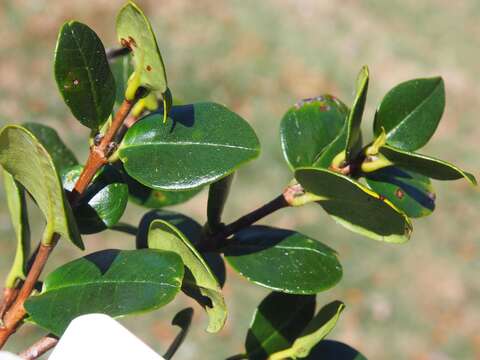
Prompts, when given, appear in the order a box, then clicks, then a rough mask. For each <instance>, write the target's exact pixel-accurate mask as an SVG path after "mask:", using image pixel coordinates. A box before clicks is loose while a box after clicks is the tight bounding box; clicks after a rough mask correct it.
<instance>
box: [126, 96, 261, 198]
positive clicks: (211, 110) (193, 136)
mask: <svg viewBox="0 0 480 360" xmlns="http://www.w3.org/2000/svg"><path fill="white" fill-rule="evenodd" d="M161 118H162V115H161V114H151V115H148V116H146V117H144V118H143V119H142V121H139V122H137V123H136V124H135V125H134V126H132V127H131V128H130V129H129V130H128V132H127V134H126V135H125V138H124V141H123V143H122V144H121V145H120V148H119V157H120V159H121V160H122V162H123V164H124V167H125V171H126V172H127V173H128V174H129V175H130V176H131V177H133V178H134V179H136V180H137V181H138V182H140V183H142V184H143V185H145V186H147V187H149V188H153V189H155V190H167V191H168V190H170V191H171V190H188V189H194V188H197V187H199V186H202V185H205V184H210V183H212V182H214V181H217V180H219V179H221V178H223V177H225V176H227V175H229V174H231V173H233V172H234V171H235V170H236V169H237V168H238V167H239V166H241V165H243V164H244V163H246V162H248V161H250V160H253V159H255V158H256V157H257V156H258V154H259V152H260V144H259V142H258V139H257V136H256V134H255V132H254V131H253V129H252V128H251V127H250V125H249V124H248V123H247V122H246V121H245V120H243V119H242V118H241V117H240V116H238V115H237V114H235V113H233V112H231V111H230V110H228V109H227V108H226V107H224V106H222V105H218V104H215V103H196V104H192V105H183V106H174V107H173V108H172V110H171V112H170V114H169V118H168V123H167V124H165V125H162V126H159V123H161V121H162V120H161Z"/></svg>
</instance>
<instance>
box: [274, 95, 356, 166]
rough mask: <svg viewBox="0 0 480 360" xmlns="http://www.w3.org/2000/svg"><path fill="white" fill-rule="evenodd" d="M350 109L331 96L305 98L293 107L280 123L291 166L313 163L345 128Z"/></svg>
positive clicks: (282, 138)
mask: <svg viewBox="0 0 480 360" xmlns="http://www.w3.org/2000/svg"><path fill="white" fill-rule="evenodd" d="M348 112H349V110H348V108H347V107H346V106H345V104H343V103H342V102H341V101H340V100H338V99H337V98H335V97H333V96H331V95H323V96H318V97H316V98H313V99H305V100H302V101H300V102H298V103H297V104H295V106H293V107H292V108H290V109H289V110H288V111H287V113H286V114H285V115H284V117H283V119H282V123H281V125H280V137H281V142H282V150H283V156H284V157H285V160H286V161H287V162H288V164H289V165H290V167H291V168H292V169H295V168H296V167H299V166H311V165H313V163H314V162H315V161H316V160H317V159H318V158H319V157H320V156H321V155H322V153H323V152H324V150H325V148H326V147H327V145H329V144H330V143H331V142H332V141H333V140H334V139H335V138H336V137H337V136H338V134H339V133H340V131H341V130H342V128H343V127H344V124H345V122H346V121H345V120H346V117H347V115H348ZM342 145H344V144H342ZM341 150H343V148H342V149H341ZM335 155H336V154H335Z"/></svg>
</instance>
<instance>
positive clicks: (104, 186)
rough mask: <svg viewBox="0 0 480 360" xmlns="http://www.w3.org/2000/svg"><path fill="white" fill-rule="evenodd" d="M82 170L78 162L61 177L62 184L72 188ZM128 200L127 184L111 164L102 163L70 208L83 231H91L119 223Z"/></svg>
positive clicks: (70, 189) (94, 231) (83, 232)
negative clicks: (97, 172) (88, 184)
mask: <svg viewBox="0 0 480 360" xmlns="http://www.w3.org/2000/svg"><path fill="white" fill-rule="evenodd" d="M82 170H83V166H81V165H78V166H76V167H74V168H72V169H71V170H70V171H69V172H67V173H66V174H65V175H64V176H63V177H62V182H63V187H64V188H65V189H66V190H68V191H72V190H73V187H74V186H75V183H76V181H77V179H78V177H79V176H80V174H81V172H82ZM127 203H128V186H127V185H126V184H124V183H123V178H122V176H121V175H120V173H119V172H118V171H117V170H115V169H114V168H113V167H112V166H110V165H107V166H104V167H103V169H102V170H101V171H100V173H99V174H97V175H96V177H95V178H94V181H93V182H92V184H91V185H90V186H89V188H88V189H87V191H86V193H85V195H84V196H83V197H82V199H81V201H80V202H79V204H78V205H77V206H76V207H75V208H74V209H73V212H74V215H75V219H76V220H77V224H78V227H79V229H80V232H81V233H82V234H93V233H97V232H100V231H102V230H105V229H107V228H109V227H112V226H114V225H115V224H117V223H118V221H119V220H120V218H121V217H122V215H123V213H124V212H125V208H126V207H127Z"/></svg>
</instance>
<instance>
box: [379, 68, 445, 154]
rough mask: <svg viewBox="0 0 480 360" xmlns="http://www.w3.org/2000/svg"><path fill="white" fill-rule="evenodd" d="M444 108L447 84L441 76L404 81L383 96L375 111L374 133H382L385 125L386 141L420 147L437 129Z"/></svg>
mask: <svg viewBox="0 0 480 360" xmlns="http://www.w3.org/2000/svg"><path fill="white" fill-rule="evenodd" d="M444 108H445V85H444V83H443V79H442V78H441V77H434V78H429V79H414V80H410V81H406V82H403V83H401V84H399V85H397V86H395V87H394V88H393V89H391V90H390V91H389V92H388V93H387V95H385V97H384V98H383V100H382V103H381V104H380V107H379V108H378V110H377V112H376V114H375V121H374V124H373V129H374V132H375V135H377V136H378V135H380V133H381V132H382V127H383V128H384V129H385V131H386V134H387V144H389V145H392V146H395V147H397V148H399V149H402V150H406V151H414V150H417V149H419V148H421V147H423V146H424V145H425V144H426V143H427V142H428V140H430V138H431V137H432V136H433V134H434V133H435V130H436V129H437V126H438V123H439V122H440V119H441V118H442V114H443V110H444Z"/></svg>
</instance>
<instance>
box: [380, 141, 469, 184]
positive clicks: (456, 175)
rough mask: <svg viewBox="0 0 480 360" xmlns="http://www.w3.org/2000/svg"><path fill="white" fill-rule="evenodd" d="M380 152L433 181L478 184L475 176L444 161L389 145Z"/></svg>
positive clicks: (399, 164)
mask: <svg viewBox="0 0 480 360" xmlns="http://www.w3.org/2000/svg"><path fill="white" fill-rule="evenodd" d="M380 152H381V153H382V154H383V155H384V156H385V157H386V158H387V159H388V160H390V161H391V162H393V163H394V164H395V165H397V166H400V167H402V168H404V169H406V170H411V171H415V172H416V173H419V174H422V175H424V176H428V177H430V178H432V179H436V180H457V179H461V178H465V179H466V180H467V181H468V182H469V183H470V184H472V185H476V184H477V180H476V179H475V176H473V175H472V174H470V173H468V172H466V171H463V170H462V169H460V168H459V167H457V166H455V165H453V164H450V163H448V162H446V161H443V160H439V159H435V158H433V157H430V156H427V155H421V154H417V153H412V152H409V151H403V150H400V149H397V148H395V147H393V146H388V145H385V146H383V147H382V148H380Z"/></svg>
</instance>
